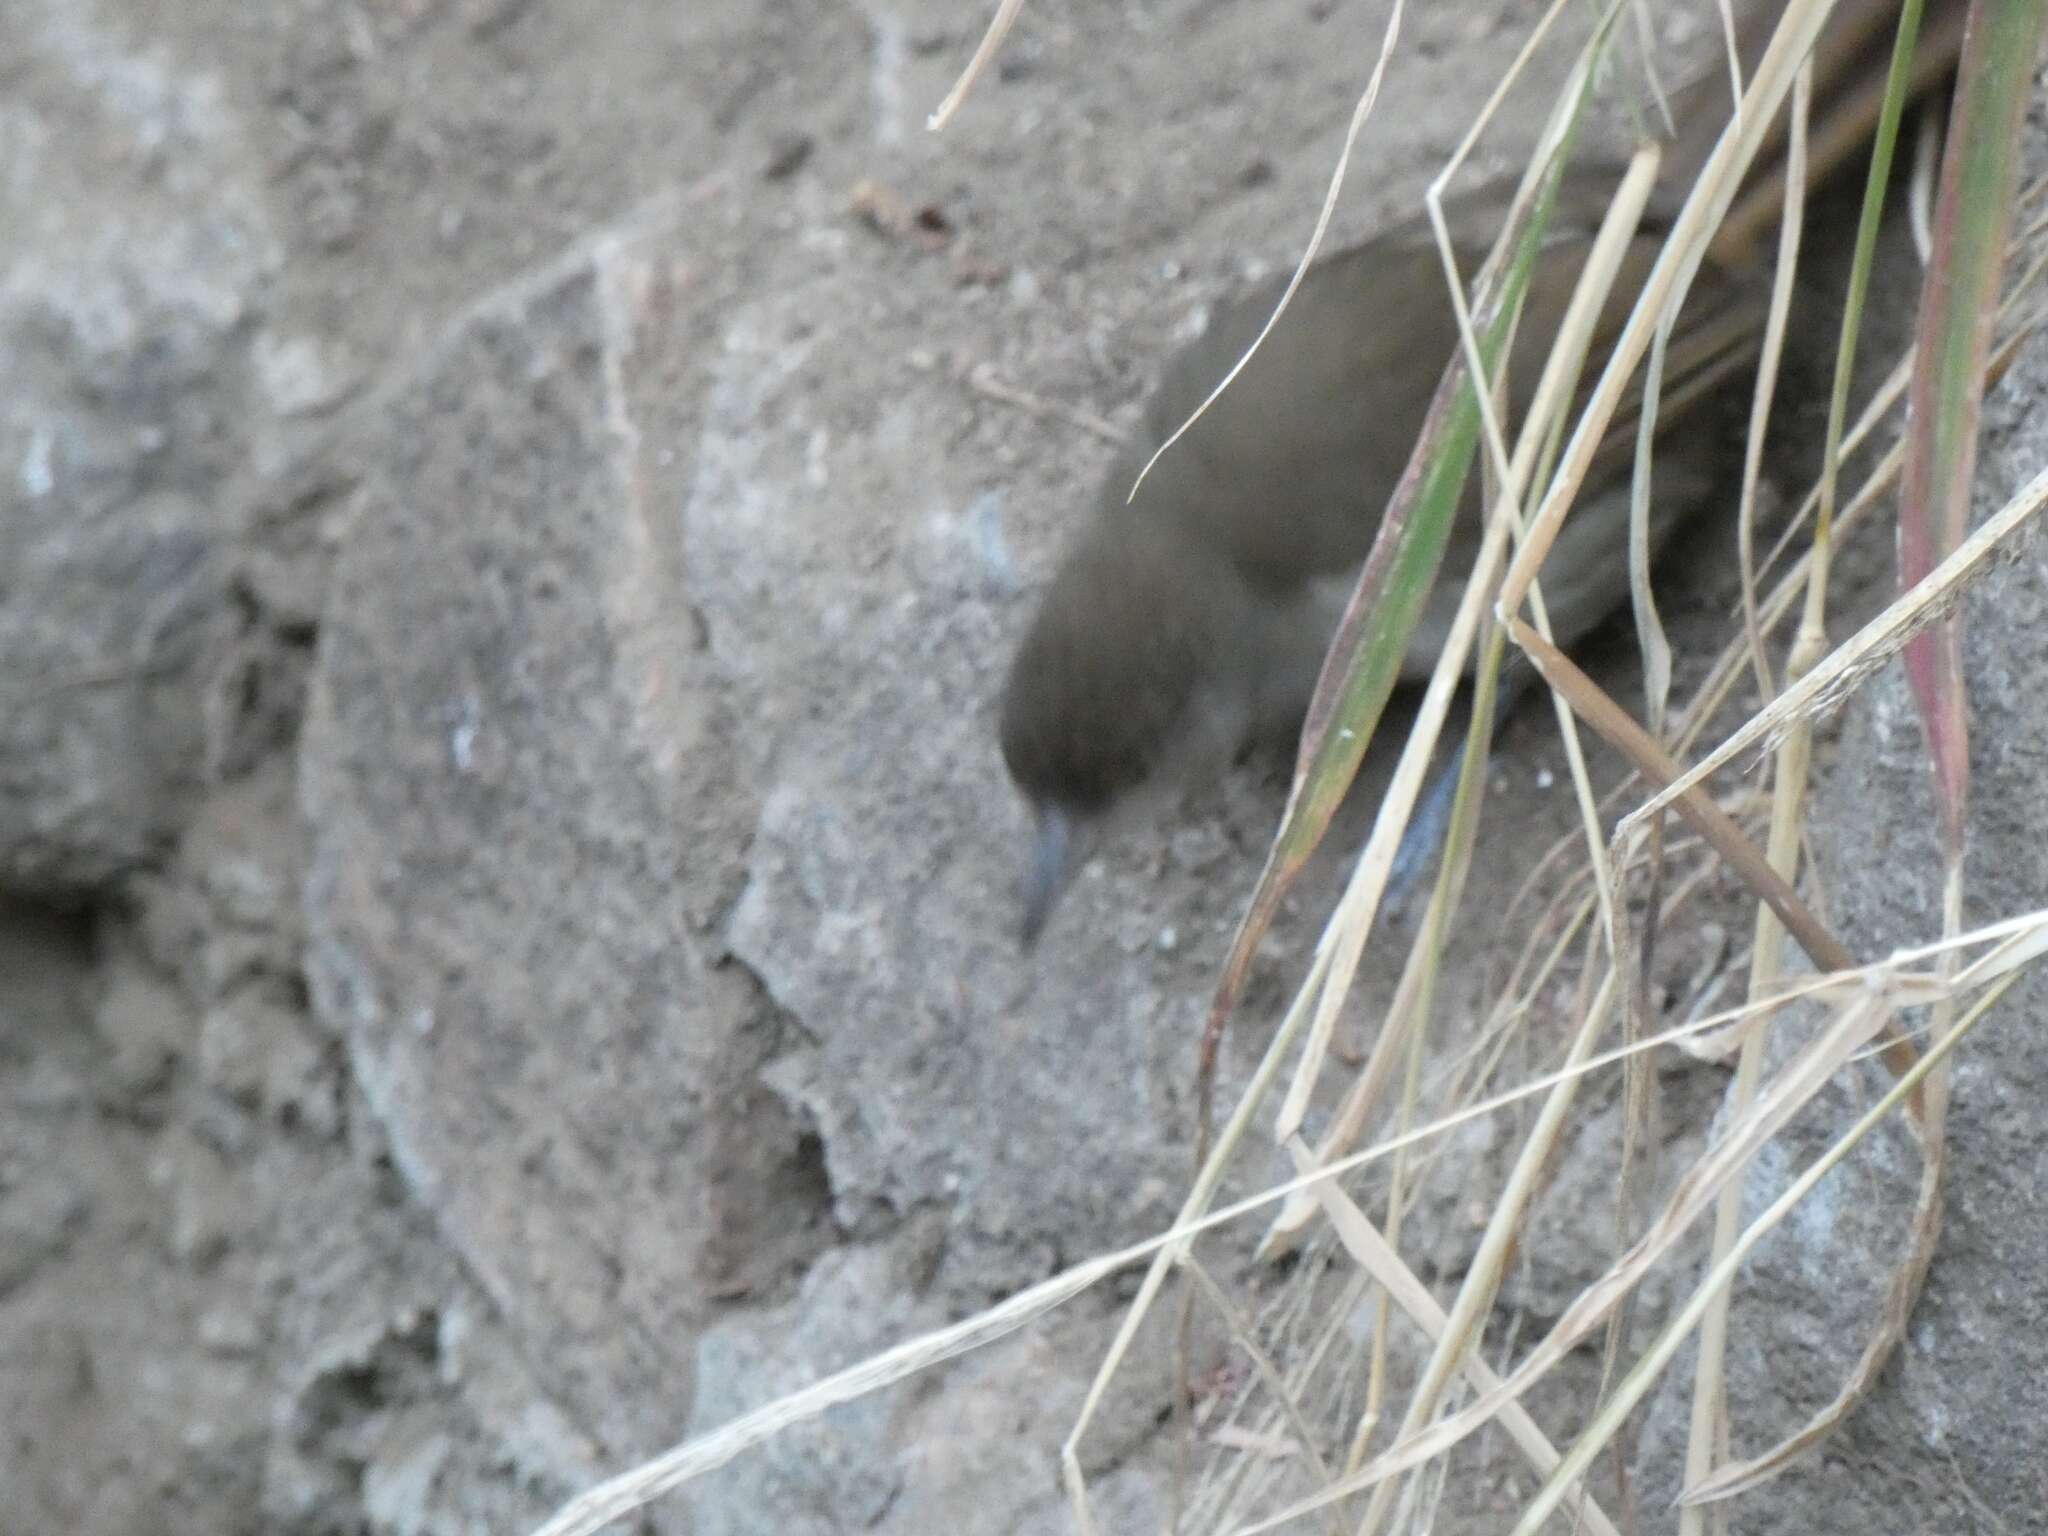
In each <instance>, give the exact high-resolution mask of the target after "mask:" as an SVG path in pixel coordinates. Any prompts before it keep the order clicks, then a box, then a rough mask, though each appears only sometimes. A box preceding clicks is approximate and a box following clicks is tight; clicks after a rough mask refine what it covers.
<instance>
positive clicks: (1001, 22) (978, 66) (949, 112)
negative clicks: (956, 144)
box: [924, 0, 1024, 133]
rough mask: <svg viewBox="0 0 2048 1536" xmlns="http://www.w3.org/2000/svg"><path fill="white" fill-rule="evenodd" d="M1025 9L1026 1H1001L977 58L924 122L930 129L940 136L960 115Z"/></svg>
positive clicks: (961, 72) (976, 54) (974, 57)
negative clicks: (963, 103) (968, 95)
mask: <svg viewBox="0 0 2048 1536" xmlns="http://www.w3.org/2000/svg"><path fill="white" fill-rule="evenodd" d="M1023 9H1024V0H1001V3H1000V4H998V5H997V6H996V14H995V16H994V17H993V19H991V20H990V22H989V24H988V31H986V32H984V33H983V34H982V36H981V43H980V45H979V46H978V47H976V48H975V50H974V56H973V57H972V58H970V59H969V60H968V61H967V67H966V68H965V69H963V70H961V71H960V78H959V79H958V80H956V81H954V82H953V89H951V90H950V91H948V92H946V96H945V99H944V100H943V101H941V102H940V103H939V104H938V106H937V107H935V108H933V109H932V114H931V116H930V117H927V118H926V119H925V120H924V125H925V127H926V128H927V129H929V130H930V131H931V132H933V133H937V132H938V131H939V130H940V129H941V128H943V127H945V126H946V124H948V123H950V122H951V121H952V120H953V114H954V113H956V112H958V111H959V110H960V104H961V103H962V102H964V101H965V100H967V93H968V92H969V91H971V90H973V89H974V82H975V81H977V80H979V79H980V78H981V76H982V72H983V71H984V70H986V69H987V68H988V67H989V65H990V64H991V63H992V62H994V60H995V56H996V53H997V51H998V50H1000V49H1001V48H1002V46H1003V39H1004V38H1006V37H1008V36H1009V35H1010V27H1011V24H1012V23H1014V22H1015V21H1016V19H1017V13H1018V12H1020V11H1022V10H1023Z"/></svg>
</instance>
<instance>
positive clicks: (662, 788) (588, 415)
mask: <svg viewBox="0 0 2048 1536" xmlns="http://www.w3.org/2000/svg"><path fill="white" fill-rule="evenodd" d="M611 302H620V301H618V300H617V296H616V295H615V294H614V293H613V292H612V290H611V289H610V288H608V287H607V283H606V278H605V275H604V274H603V272H601V270H600V269H599V267H598V266H596V265H593V264H592V263H590V262H588V261H577V262H572V263H570V264H568V265H567V266H566V267H564V268H562V269H558V270H557V271H556V272H554V273H552V274H548V275H545V276H544V277H543V278H542V279H541V280H540V281H538V282H537V283H536V284H534V285H531V286H529V287H528V288H526V289H523V290H521V291H519V292H517V293H515V294H513V295H511V296H510V297H508V298H507V299H506V300H505V301H504V303H503V304H501V305H496V306H491V307H489V308H487V309H486V310H485V311H484V312H482V313H480V314H479V315H478V316H477V317H475V319H474V320H473V321H472V322H471V323H469V324H467V325H466V326H465V327H463V328H462V329H461V330H460V331H459V332H458V333H457V334H456V335H455V336H454V337H453V338H452V339H451V340H450V341H449V342H448V344H447V345H446V346H444V347H443V348H441V349H439V350H438V352H437V353H436V354H435V356H434V359H433V363H432V366H431V368H430V370H429V371H428V372H427V373H426V374H425V375H424V376H423V377H422V378H421V379H420V380H419V381H418V382H417V384H415V385H414V386H413V387H411V388H409V389H407V390H405V391H403V392H401V393H400V394H399V395H398V396H397V397H396V398H394V399H393V400H392V401H391V402H390V403H389V405H388V406H387V408H386V414H385V416H384V431H383V433H382V435H381V438H380V440H379V441H378V443H377V444H376V448H377V453H378V463H379V468H378V471H377V473H376V475H375V477H374V479H373V480H372V482H371V483H369V484H367V485H366V487H365V489H364V493H363V496H362V498H361V502H360V509H359V512H358V515H357V517H356V519H355V521H354V523H353V525H352V526H351V527H350V528H349V530H348V532H347V535H346V538H345V541H344V553H343V555H342V557H341V560H340V563H339V565H338V566H337V568H336V570H335V573H334V580H333V586H332V589H331V591H330V595H329V606H328V610H327V613H326V616H325V618H324V620H323V623H322V627H321V639H320V648H319V655H318V662H317V666H316V671H315V675H314V679H313V686H312V699H311V705H310V712H309V719H308V722H307V729H306V736H305V742H304V747H303V755H302V774H303V779H302V807H303V814H304V818H305V825H306V828H307V832H308V836H309V838H310V860H311V863H310V868H309V873H308V878H307V882H306V892H305V901H306V916H307V924H308V935H309V949H308V955H307V964H308V971H309V975H310V978H311V982H312V987H313V996H314V1002H315V1007H316V1009H317V1011H318V1013H319V1015H320V1017H321V1018H322V1020H323V1021H324V1023H325V1024H326V1026H327V1027H328V1028H330V1029H331V1030H333V1031H334V1032H335V1033H336V1034H337V1035H338V1036H340V1037H341V1038H342V1040H343V1041H344V1042H345V1045H346V1050H347V1053H348V1059H349V1062H350V1065H351V1068H352V1070H353V1073H354V1075H355V1078H356V1080H357V1081H358V1082H359V1083H360V1084H361V1086H362V1088H363V1091H364V1094H365V1096H366V1098H367V1100H368V1103H369V1105H370V1108H371V1110H372V1112H373V1113H374V1115H375V1116H376V1118H377V1120H378V1122H379V1123H380V1124H381V1126H382V1128H383V1130H384V1132H385V1133H386V1134H387V1135H388V1137H389V1139H390V1143H391V1149H392V1155H393V1157H394V1159H395V1161H396V1164H397V1167H398V1169H399V1170H400V1172H401V1174H402V1176H403V1178H404V1180H405V1183H406V1187H407V1189H408V1191H409V1193H410V1195H411V1197H412V1198H413V1199H416V1200H417V1201H418V1202H419V1203H420V1205H421V1206H422V1208H423V1209H425V1210H427V1211H429V1212H431V1213H432V1216H433V1218H434V1220H435V1222H436V1223H437V1224H438V1225H439V1226H440V1228H441V1230H442V1231H443V1232H444V1233H445V1234H446V1235H447V1238H448V1239H449V1241H450V1242H452V1243H453V1244H454V1246H455V1248H456V1249H457V1251H458V1252H460V1253H461V1254H462V1255H463V1257H464V1259H465V1260H466V1262H467V1263H469V1264H470V1265H471V1266H472V1267H473V1269H474V1271H475V1273H476V1274H477V1275H478V1276H479V1277H480V1278H481V1280H482V1281H483V1283H484V1285H485V1286H486V1288H487V1289H488V1290H489V1291H490V1293H491V1295H492V1297H493V1299H494V1301H495V1302H496V1303H497V1305H498V1306H499V1307H501V1308H502V1309H503V1311H504V1313H505V1315H506V1317H507V1318H508V1320H509V1321H510V1323H511V1325H512V1326H513V1328H514V1329H515V1330H516V1331H517V1332H518V1334H519V1335H520V1337H521V1338H522V1339H523V1340H524V1341H525V1344H526V1347H527V1348H528V1349H530V1351H531V1352H532V1357H533V1359H534V1360H535V1362H536V1364H537V1366H538V1368H539V1370H540V1371H541V1374H542V1376H543V1378H544V1379H545V1380H546V1381H547V1382H548V1384H549V1388H550V1390H551V1391H553V1392H555V1393H557V1394H559V1396H560V1399H561V1401H562V1402H563V1404H564V1405H565V1406H566V1407H568V1408H569V1409H570V1410H571V1411H572V1413H574V1415H575V1416H576V1417H577V1419H578V1422H579V1423H581V1424H582V1425H584V1426H585V1427H587V1428H588V1429H589V1430H590V1431H591V1432H593V1433H594V1434H596V1435H597V1436H598V1438H599V1439H600V1440H601V1441H602V1442H603V1443H604V1444H606V1445H607V1446H608V1447H609V1448H610V1450H611V1452H612V1453H613V1454H615V1455H620V1456H623V1455H625V1454H627V1453H628V1452H629V1451H631V1450H646V1449H650V1448H652V1447H653V1446H654V1445H655V1444H656V1443H658V1441H659V1440H660V1439H662V1438H664V1437H666V1436H667V1435H669V1434H672V1433H673V1430H674V1427H675V1425H676V1424H677V1423H679V1422H680V1421H681V1419H682V1417H683V1415H684V1413H685V1412H686V1410H687V1407H688V1404H689V1401H690V1393H691V1380H692V1371H691V1339H692V1337H693V1335H694V1321H693V1320H694V1317H695V1315H696V1312H697V1310H698V1308H699V1307H700V1306H701V1305H702V1299H701V1298H702V1292H703V1281H702V1276H703V1273H704V1271H705V1269H706V1268H707V1267H716V1265H717V1264H718V1262H719V1261H718V1259H717V1255H716V1252H715V1249H716V1243H715V1242H714V1240H713V1236H712V1232H713V1224H712V1223H711V1221H710V1210H711V1207H712V1206H713V1204H715V1199H714V1196H715V1194H716V1192H717V1191H718V1190H719V1189H720V1187H721V1185H723V1184H725V1183H727V1182H729V1181H728V1180H727V1179H726V1177H725V1174H724V1172H723V1171H722V1169H721V1166H720V1161H719V1157H718V1151H717V1149H718V1147H719V1146H720V1145H721V1143H720V1140H719V1129H720V1126H721V1125H722V1123H723V1118H724V1116H726V1115H727V1114H728V1113H730V1112H731V1107H732V1101H731V1100H729V1098H728V1096H727V1087H728V1085H729V1084H730V1085H731V1086H733V1087H734V1088H743V1086H744V1073H742V1074H740V1076H739V1078H738V1079H735V1078H733V1076H732V1075H731V1073H730V1072H729V1071H728V1069H727V1068H726V1067H724V1066H722V1065H721V1063H722V1062H723V1061H725V1060H726V1059H727V1058H728V1057H729V1056H731V1054H732V1053H733V1052H735V1051H737V1052H739V1053H740V1054H741V1055H742V1056H744V1055H745V1054H746V1053H747V1052H748V1051H750V1050H754V1049H757V1047H756V1046H755V1045H753V1044H751V1043H750V1041H753V1040H757V1039H759V1038H762V1036H761V1035H760V1031H759V1029H758V1028H757V1027H756V1024H757V1021H758V1018H759V1001H758V998H757V996H756V995H755V994H754V993H753V992H752V991H751V989H749V988H748V987H747V986H746V984H745V982H744V980H743V979H742V978H741V977H739V976H738V975H736V974H735V973H733V972H732V971H730V970H729V969H728V970H723V971H721V970H719V969H716V968H714V965H713V963H712V957H710V956H708V955H707V954H706V953H705V951H704V948H703V945H702V944H701V942H700V940H699V939H698V938H697V936H696V935H695V934H694V933H693V932H692V931H691V927H690V924H689V922H688V920H687V917H686V913H685V910H684V906H683V903H682V897H681V892H682V891H683V890H685V889H686V888H688V887H689V886H690V884H691V883H692V881H693V880H694V879H695V878H696V869H697V850H696V849H695V848H694V847H693V844H692V842H691V839H690V835H689V834H690V825H691V824H690V820H689V807H688V805H687V804H686V803H684V802H683V801H682V800H681V799H680V798H679V797H678V794H677V784H678V778H677V776H676V774H675V772H674V769H675V767H676V765H677V764H678V762H679V759H680V755H681V753H682V752H683V751H684V749H685V747H686V746H689V747H693V748H694V749H695V750H696V751H697V752H699V753H701V754H703V756H702V757H700V758H699V759H698V760H697V761H695V762H693V763H692V764H691V766H690V772H691V773H692V774H715V773H716V771H717V764H718V762H719V761H720V758H719V754H720V751H721V748H720V746H719V744H718V743H716V742H714V741H709V740H705V739H703V738H702V736H701V734H700V733H699V732H698V731H697V728H696V726H695V725H694V714H693V712H694V710H695V709H696V705H695V703H694V702H693V694H695V692H696V691H697V690H699V689H701V688H702V686H703V683H702V681H701V679H700V678H699V677H698V676H697V675H696V674H695V673H694V672H693V669H692V662H691V659H690V655H689V649H688V647H687V645H684V644H679V643H677V641H676V639H675V636H674V634H673V633H672V631H673V629H674V627H675V625H676V623H677V620H678V617H679V616H680V615H682V614H684V613H685V611H686V610H685V609H684V605H683V601H682V596H681V593H680V591H679V589H678V588H677V586H676V584H675V577H674V573H673V571H672V570H671V569H669V568H668V567H667V566H665V565H664V563H663V562H662V560H661V558H660V557H659V553H658V551H659V549H660V548H661V545H660V543H659V542H658V541H657V540H656V539H655V538H654V537H653V535H652V531H651V530H650V529H649V528H648V526H647V525H646V522H645V519H647V518H648V517H650V516H652V515H653V514H654V511H655V509H654V508H652V507H651V506H649V505H648V504H646V503H645V502H644V501H642V500H640V499H639V498H637V497H636V496H635V495H634V473H635V470H634V465H633V463H632V460H631V457H630V452H631V443H630V440H629V439H628V437H627V436H626V435H625V434H623V433H622V432H621V430H620V420H621V418H620V416H619V414H618V413H619V412H620V411H621V410H622V409H623V406H624V403H623V402H622V401H621V400H620V399H619V397H618V395H617V392H616V388H615V383H614V378H615V375H614V373H613V370H614V369H616V367H617V366H618V363H619V359H618V356H617V353H616V352H615V350H614V349H615V348H616V347H617V346H619V345H620V344H621V343H620V340H619V337H620V335H621V334H622V333H621V332H620V331H619V330H618V329H617V326H618V324H619V323H620V317H619V316H618V315H617V314H615V313H607V311H606V307H605V306H606V304H607V303H611ZM625 319H626V321H627V322H628V323H630V320H631V317H630V315H628V316H626V317H625ZM750 1030H751V1031H752V1033H751V1034H750V1033H749V1031H750ZM742 1102H743V1100H742ZM788 1135H789V1138H790V1148H789V1150H790V1153H791V1155H795V1153H796V1150H797V1149H796V1147H795V1141H796V1138H797V1132H796V1130H795V1127H794V1126H790V1127H789V1130H788ZM799 1219H800V1218H799Z"/></svg>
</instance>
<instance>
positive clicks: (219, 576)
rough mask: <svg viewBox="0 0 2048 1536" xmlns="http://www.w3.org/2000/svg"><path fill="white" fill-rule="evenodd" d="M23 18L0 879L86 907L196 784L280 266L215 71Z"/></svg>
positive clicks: (0, 368) (10, 205)
mask: <svg viewBox="0 0 2048 1536" xmlns="http://www.w3.org/2000/svg"><path fill="white" fill-rule="evenodd" d="M17 9H18V10H19V11H20V12H21V14H20V15H19V17H18V19H19V20H20V21H21V23H22V25H21V26H20V27H18V28H11V29H10V31H11V34H12V35H13V36H14V37H15V39H16V53H17V68H18V69H20V70H21V71H22V73H21V74H19V75H18V76H17V77H16V78H17V79H19V80H21V81H22V83H23V89H21V90H19V91H18V92H15V93H12V94H11V95H10V100H9V103H8V105H7V107H6V108H5V109H4V113H0V136H4V138H5V141H6V142H7V144H8V146H9V162H8V174H7V175H6V176H5V177H4V178H0V223H4V224H5V225H6V227H7V228H8V229H9V231H10V232H11V233H10V236H9V239H8V241H7V248H6V251H5V252H4V253H0V375H4V376H5V377H6V378H7V380H8V387H7V389H6V391H5V396H4V398H0V465H5V466H6V469H5V473H4V474H0V571H4V572H5V573H6V576H5V578H4V579H0V658H4V661H5V675H6V683H5V692H4V696H0V699H4V702H0V885H5V886H7V887H10V888H12V889H16V890H21V891H26V892H32V893H38V894H40V893H69V894H77V893H80V892H84V891H92V890H98V889H101V888H104V887H105V886H106V885H107V883H108V882H109V881H111V880H113V879H114V878H116V877H117V876H119V875H121V874H123V873H125V872H126V871H129V870H131V869H133V868H135V867H136V866H138V865H140V864H143V863H145V862H147V861H149V860H150V859H152V858H153V857H156V856H158V855H159V854H160V853H161V851H162V849H163V846H164V843H165V841H166V839H167V838H168V837H169V836H170V835H171V834H172V833H173V832H174V831H175V829H176V827H177V826H178V824H179V822H180V820H181V819H182V816H183V814H184V810H185V808H186V807H187V805H188V804H189V800H190V797H191V794H192V792H193V790H194V789H195V787H196V784H195V780H196V778H197V775H198V773H199V769H200V764H201V759H202V756H203V742H202V727H201V720H200V693H201V683H200V675H201V670H202V669H201V657H202V652H203V650H204V647H205V644H206V641H207V639H208V636H209V634H210V633H211V632H212V631H213V629H214V627H215V626H216V618H217V616H216V608H217V605H218V603H219V600H220V597H221V594H222V591H223V589H224V585H225V581H226V570H227V560H226V556H225V551H224V549H223V546H222V538H223V535H224V533H225V532H226V531H227V528H228V524H229V519H228V517H227V515H226V508H225V507H224V506H223V505H222V502H221V494H220V493H221V489H222V486H223V485H224V483H225V482H226V480H227V479H228V477H229V476H230V475H231V474H232V473H233V472H234V468H235V461H236V457H237V455H238V454H239V453H240V452H242V451H243V447H244V444H245V442H246V438H247V433H246V430H245V426H244V422H243V417H244V416H245V414H246V412H245V408H244V405H243V386H242V382H241V377H240V375H241V372H242V367H243V364H242V353H243V350H244V343H243V341H242V338H241V334H240V333H241V330H242V327H243V326H244V325H245V324H246V323H247V321H248V318H249V316H250V313H251V306H252V303H253V302H254V300H255V298H256V295H257V294H258V292H259V291H260V289H261V287H262V285H263V283H264V281H265V279H266V276H267V274H268V273H269V271H270V270H271V269H272V267H273V266H274V263H275V261H276V252H275V249H274V245H273V242H272V240H271V239H270V236H269V234H268V233H267V230H266V227H265V223H264V218H263V215H262V212H261V208H260V204H259V202H258V201H257V199H256V198H255V196H254V195H253V193H252V191H251V188H250V184H249V171H248V168H247V166H246V164H245V162H244V161H243V159H242V158H241V156H242V154H243V153H244V151H245V149H246V142H245V138H244V133H243V130H242V128H241V126H240V125H239V123H238V122H237V121H236V118H235V114H234V112H233V110H232V109H231V108H230V106H229V105H228V103H227V102H226V101H225V100H224V99H223V96H222V93H221V90H220V87H219V82H218V81H217V80H213V79H210V78H207V77H200V76H191V75H181V74H179V73H177V72H175V71H174V70H173V69H171V68H169V67H167V66H166V65H165V64H164V63H163V62H162V61H161V60H160V59H159V58H158V57H157V56H155V55H152V54H149V53H143V52H132V51H129V50H127V49H126V48H124V47H123V46H122V44H121V43H120V41H119V40H118V39H117V37H116V36H115V35H114V34H112V33H107V32H101V31H100V30H98V28H97V26H96V23H95V22H94V21H93V19H92V18H91V17H90V15H89V14H88V8H86V7H80V6H55V5H42V4H32V5H29V6H26V7H21V8H17ZM24 50H25V54H26V57H25V59H24V58H23V57H22V56H21V55H22V54H23V51H24Z"/></svg>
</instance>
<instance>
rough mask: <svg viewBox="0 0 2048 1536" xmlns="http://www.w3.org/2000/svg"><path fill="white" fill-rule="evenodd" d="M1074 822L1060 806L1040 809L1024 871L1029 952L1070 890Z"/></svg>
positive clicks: (1026, 934)
mask: <svg viewBox="0 0 2048 1536" xmlns="http://www.w3.org/2000/svg"><path fill="white" fill-rule="evenodd" d="M1073 838H1074V819H1073V817H1072V816H1070V815H1068V814H1067V812H1065V811H1063V810H1061V809H1060V808H1059V807H1058V806H1056V805H1041V806H1039V807H1038V825H1037V827H1036V828H1035V829H1033V831H1032V834H1031V863H1030V865H1029V867H1028V868H1027V869H1026V870H1025V872H1024V930H1023V943H1024V948H1025V949H1026V950H1027V951H1028V950H1030V949H1031V947H1032V946H1033V945H1035V944H1036V943H1037V942H1038V935H1039V932H1040V931H1041V930H1042V929H1043V928H1044V927H1045V920H1046V918H1048V917H1050V916H1051V915H1052V904H1053V903H1054V902H1055V901H1057V900H1058V899H1059V894H1060V892H1061V891H1062V890H1064V889H1066V884H1067V860H1068V857H1069V855H1070V853H1071V852H1072V848H1073Z"/></svg>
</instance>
